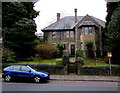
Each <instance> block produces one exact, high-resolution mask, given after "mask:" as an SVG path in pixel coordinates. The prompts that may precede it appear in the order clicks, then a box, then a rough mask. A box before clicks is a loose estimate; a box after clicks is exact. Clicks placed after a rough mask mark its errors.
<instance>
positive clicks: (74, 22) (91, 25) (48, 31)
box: [42, 9, 105, 57]
mask: <svg viewBox="0 0 120 93" xmlns="http://www.w3.org/2000/svg"><path fill="white" fill-rule="evenodd" d="M104 27H105V22H104V21H102V20H100V19H98V18H95V17H93V16H90V15H88V14H87V15H86V16H77V9H75V16H66V17H64V18H62V19H60V13H57V21H56V22H55V23H53V24H50V25H49V26H47V27H45V28H44V29H42V32H44V37H45V38H46V39H47V42H49V43H52V44H54V45H56V44H58V43H63V44H64V49H66V50H68V51H69V54H71V55H74V54H75V51H76V50H78V49H80V50H84V51H87V50H86V42H92V43H93V51H94V52H93V54H94V57H95V56H96V54H97V53H96V51H97V50H99V54H101V55H102V31H103V28H104Z"/></svg>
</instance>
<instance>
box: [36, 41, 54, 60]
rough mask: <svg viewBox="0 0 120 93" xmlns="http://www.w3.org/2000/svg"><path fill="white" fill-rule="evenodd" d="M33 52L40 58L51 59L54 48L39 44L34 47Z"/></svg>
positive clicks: (48, 44)
mask: <svg viewBox="0 0 120 93" xmlns="http://www.w3.org/2000/svg"><path fill="white" fill-rule="evenodd" d="M35 50H36V51H37V53H38V54H39V57H41V58H52V57H53V54H54V52H55V47H54V46H53V45H52V44H50V43H40V44H38V45H37V46H36V47H35Z"/></svg>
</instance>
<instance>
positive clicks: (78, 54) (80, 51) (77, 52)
mask: <svg viewBox="0 0 120 93" xmlns="http://www.w3.org/2000/svg"><path fill="white" fill-rule="evenodd" d="M75 55H76V58H77V57H81V58H84V57H85V56H84V51H83V50H77V51H76V54H75Z"/></svg>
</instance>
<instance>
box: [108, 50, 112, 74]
mask: <svg viewBox="0 0 120 93" xmlns="http://www.w3.org/2000/svg"><path fill="white" fill-rule="evenodd" d="M107 56H108V58H109V65H110V75H112V71H111V57H112V52H108V53H107Z"/></svg>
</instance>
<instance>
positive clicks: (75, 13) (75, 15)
mask: <svg viewBox="0 0 120 93" xmlns="http://www.w3.org/2000/svg"><path fill="white" fill-rule="evenodd" d="M75 23H77V8H75Z"/></svg>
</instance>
